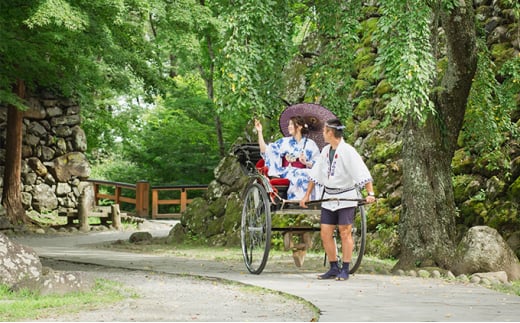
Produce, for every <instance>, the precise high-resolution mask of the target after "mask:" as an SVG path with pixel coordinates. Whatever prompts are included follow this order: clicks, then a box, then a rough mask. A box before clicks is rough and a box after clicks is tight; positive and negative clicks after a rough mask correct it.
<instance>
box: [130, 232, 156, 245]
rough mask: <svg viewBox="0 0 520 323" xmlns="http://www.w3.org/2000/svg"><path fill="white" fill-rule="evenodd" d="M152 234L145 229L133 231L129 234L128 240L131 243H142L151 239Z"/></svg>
mask: <svg viewBox="0 0 520 323" xmlns="http://www.w3.org/2000/svg"><path fill="white" fill-rule="evenodd" d="M152 238H153V237H152V234H151V233H150V232H147V231H139V232H134V233H132V234H131V235H130V238H129V239H128V241H130V242H131V243H143V242H150V241H152Z"/></svg>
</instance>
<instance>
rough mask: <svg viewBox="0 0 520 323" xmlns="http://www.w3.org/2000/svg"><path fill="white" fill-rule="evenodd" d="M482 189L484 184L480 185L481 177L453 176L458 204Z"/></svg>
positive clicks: (454, 191) (454, 192)
mask: <svg viewBox="0 0 520 323" xmlns="http://www.w3.org/2000/svg"><path fill="white" fill-rule="evenodd" d="M482 188H483V186H482V183H480V181H479V177H478V176H476V175H469V174H463V175H455V176H453V194H454V197H455V202H456V203H462V202H464V201H466V200H468V199H469V198H470V197H471V196H474V195H475V194H477V193H478V192H479V191H480V190H481V189H482Z"/></svg>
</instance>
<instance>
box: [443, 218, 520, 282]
mask: <svg viewBox="0 0 520 323" xmlns="http://www.w3.org/2000/svg"><path fill="white" fill-rule="evenodd" d="M452 270H453V272H454V273H455V274H456V275H460V274H474V273H480V272H498V271H504V272H506V273H507V276H508V278H509V280H517V279H520V263H519V261H518V258H517V257H516V255H515V253H514V252H513V250H511V248H510V247H509V245H508V244H507V243H506V242H505V241H504V239H503V238H502V237H501V236H500V234H499V233H498V232H497V231H496V230H495V229H493V228H490V227H487V226H477V227H473V228H471V229H469V230H468V232H467V233H466V235H465V236H464V238H463V239H462V241H461V242H460V244H459V246H458V247H457V251H456V254H455V256H454V263H453V266H452Z"/></svg>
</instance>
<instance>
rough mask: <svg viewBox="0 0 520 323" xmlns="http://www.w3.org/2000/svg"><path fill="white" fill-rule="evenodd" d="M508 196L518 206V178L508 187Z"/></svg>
mask: <svg viewBox="0 0 520 323" xmlns="http://www.w3.org/2000/svg"><path fill="white" fill-rule="evenodd" d="M507 190H508V194H509V196H510V197H511V201H513V202H514V203H516V204H517V205H518V204H520V177H518V178H517V179H516V180H515V181H514V182H513V184H511V185H510V186H509V187H508V189H507Z"/></svg>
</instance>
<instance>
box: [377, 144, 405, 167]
mask: <svg viewBox="0 0 520 323" xmlns="http://www.w3.org/2000/svg"><path fill="white" fill-rule="evenodd" d="M402 147H403V145H402V143H401V141H398V142H392V143H380V144H378V145H377V146H376V148H375V149H374V155H373V159H374V160H375V161H377V162H381V163H382V162H385V161H388V160H392V159H395V158H397V157H398V156H399V155H400V154H401V150H402Z"/></svg>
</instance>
